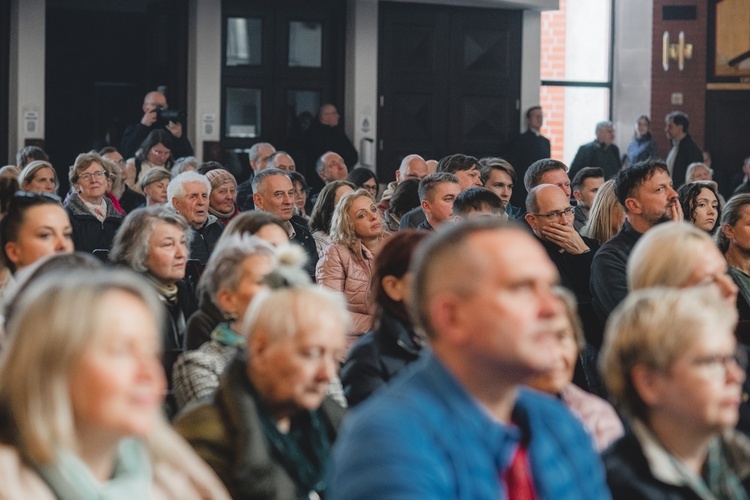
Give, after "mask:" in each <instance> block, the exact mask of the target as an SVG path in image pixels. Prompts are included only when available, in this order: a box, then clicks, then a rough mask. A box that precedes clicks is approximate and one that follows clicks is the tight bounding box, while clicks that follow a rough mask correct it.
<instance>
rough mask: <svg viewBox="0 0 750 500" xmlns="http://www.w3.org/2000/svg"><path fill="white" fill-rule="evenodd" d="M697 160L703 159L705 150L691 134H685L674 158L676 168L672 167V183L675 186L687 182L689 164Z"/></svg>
mask: <svg viewBox="0 0 750 500" xmlns="http://www.w3.org/2000/svg"><path fill="white" fill-rule="evenodd" d="M697 161H703V152H702V151H701V148H699V147H698V145H697V144H696V143H695V141H694V140H693V138H692V137H690V134H687V135H685V137H683V138H682V140H681V141H680V149H678V150H677V156H675V159H674V168H672V183H673V184H674V186H675V188H678V187H680V186H682V185H683V184H685V174H686V173H687V168H688V165H690V164H691V163H695V162H697Z"/></svg>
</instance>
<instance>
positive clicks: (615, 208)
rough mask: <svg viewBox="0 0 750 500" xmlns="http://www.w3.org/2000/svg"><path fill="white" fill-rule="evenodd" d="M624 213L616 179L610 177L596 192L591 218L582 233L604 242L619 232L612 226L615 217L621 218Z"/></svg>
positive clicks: (590, 213)
mask: <svg viewBox="0 0 750 500" xmlns="http://www.w3.org/2000/svg"><path fill="white" fill-rule="evenodd" d="M613 212H614V216H613ZM624 214H625V209H624V208H623V206H622V205H621V204H620V202H619V201H617V194H616V193H615V181H614V179H610V180H608V181H607V182H605V183H604V184H602V187H600V188H599V191H598V192H597V193H596V197H595V198H594V203H592V204H591V210H590V211H589V220H588V222H587V223H586V225H585V226H584V227H583V229H581V234H582V235H583V236H586V237H588V238H593V239H595V240H597V241H598V242H599V243H601V244H604V242H605V241H607V240H608V239H610V238H611V237H612V236H614V235H615V234H617V231H614V230H613V228H612V226H613V222H614V220H615V217H619V218H620V219H621V218H622V216H623V215H624ZM618 224H619V221H618ZM618 230H619V228H618Z"/></svg>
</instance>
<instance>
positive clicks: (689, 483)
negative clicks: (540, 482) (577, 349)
mask: <svg viewBox="0 0 750 500" xmlns="http://www.w3.org/2000/svg"><path fill="white" fill-rule="evenodd" d="M736 324H737V312H736V310H735V309H734V307H732V306H731V305H729V304H728V303H727V302H726V300H724V299H723V298H722V297H721V296H720V295H719V294H718V293H717V292H716V290H714V289H712V288H710V287H693V288H687V289H674V288H661V289H659V288H650V289H645V290H638V291H636V292H632V293H631V294H630V295H628V297H627V298H626V299H625V301H624V302H623V303H622V304H621V305H620V306H619V307H618V308H617V309H615V311H614V313H613V314H612V316H610V321H609V322H608V323H607V332H606V334H605V336H604V339H605V340H604V346H603V348H602V352H601V359H600V362H601V363H600V368H601V370H602V373H603V375H604V381H605V383H606V385H607V388H608V389H609V393H610V396H611V397H612V398H613V399H614V401H615V404H616V405H617V406H618V407H619V409H620V411H621V412H622V413H623V414H624V415H626V416H627V417H628V418H629V419H630V421H631V424H632V425H631V426H630V429H629V430H628V432H627V433H626V434H625V436H624V437H623V438H622V439H620V440H619V441H617V442H615V443H614V444H613V445H612V446H611V447H610V448H609V449H608V450H607V451H606V452H605V453H604V464H605V467H606V470H607V482H608V483H609V486H610V489H611V491H612V495H613V497H614V499H615V500H617V499H623V500H626V499H627V500H630V499H632V498H685V499H687V498H748V493H750V489H749V488H748V485H750V467H748V465H747V464H748V463H750V441H748V438H747V437H746V436H745V435H743V434H741V433H739V432H737V431H736V430H734V426H735V425H736V424H737V419H738V408H739V406H740V403H741V401H742V382H743V381H744V380H745V368H746V367H747V355H746V353H745V352H744V351H742V350H739V349H738V348H737V341H736V340H735V336H734V329H735V325H736Z"/></svg>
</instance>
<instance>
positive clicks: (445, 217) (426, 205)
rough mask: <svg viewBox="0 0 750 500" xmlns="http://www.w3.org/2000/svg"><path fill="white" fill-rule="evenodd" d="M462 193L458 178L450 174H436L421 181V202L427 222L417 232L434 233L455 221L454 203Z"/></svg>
mask: <svg viewBox="0 0 750 500" xmlns="http://www.w3.org/2000/svg"><path fill="white" fill-rule="evenodd" d="M460 192H461V184H460V182H459V180H458V177H457V176H456V175H454V174H451V173H448V172H436V173H434V174H430V175H428V176H427V177H425V178H424V179H422V180H421V181H419V201H420V203H421V204H422V211H423V212H424V217H425V220H424V221H422V223H420V224H419V225H418V226H417V230H420V231H434V230H435V229H437V228H438V227H440V226H441V225H442V224H444V223H446V222H451V221H453V202H454V201H455V200H456V196H458V194H459V193H460Z"/></svg>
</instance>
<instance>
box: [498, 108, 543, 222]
mask: <svg viewBox="0 0 750 500" xmlns="http://www.w3.org/2000/svg"><path fill="white" fill-rule="evenodd" d="M526 121H527V123H528V126H529V128H528V130H526V132H524V133H523V134H521V135H520V136H518V137H517V138H516V140H514V141H513V144H512V145H511V146H510V147H508V148H507V150H508V155H507V156H508V158H507V160H508V161H509V162H510V164H511V165H512V166H513V169H514V170H515V171H516V178H517V179H523V177H524V174H526V169H528V168H529V165H531V164H532V163H534V162H535V161H537V160H541V159H543V158H549V157H550V156H552V152H551V149H550V142H549V139H547V138H546V137H544V136H543V135H542V134H541V133H540V129H541V128H542V124H543V123H544V113H543V111H542V107H541V106H532V107H530V108H529V109H528V110H527V111H526ZM526 194H527V193H526V188H525V187H524V185H523V182H519V183H516V184H515V185H514V186H513V192H512V193H511V195H510V204H511V205H513V206H514V207H524V206H525V204H526Z"/></svg>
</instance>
